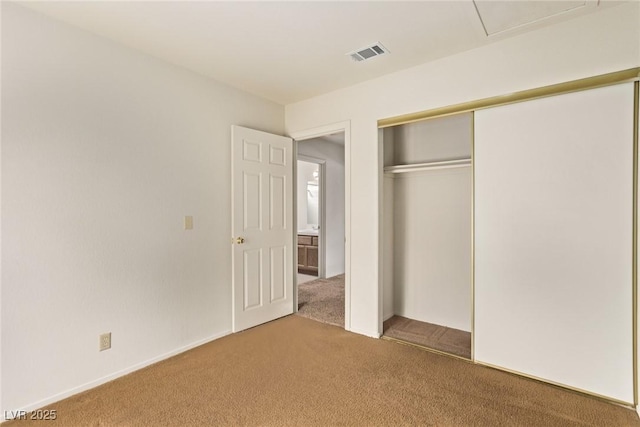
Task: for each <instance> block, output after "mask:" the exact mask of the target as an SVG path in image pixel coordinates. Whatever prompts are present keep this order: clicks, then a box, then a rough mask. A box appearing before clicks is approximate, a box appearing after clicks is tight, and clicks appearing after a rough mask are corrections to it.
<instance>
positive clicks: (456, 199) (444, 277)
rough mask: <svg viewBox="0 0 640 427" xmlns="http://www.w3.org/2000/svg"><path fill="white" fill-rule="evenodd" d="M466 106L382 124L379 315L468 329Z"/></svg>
mask: <svg viewBox="0 0 640 427" xmlns="http://www.w3.org/2000/svg"><path fill="white" fill-rule="evenodd" d="M472 114H473V113H464V114H458V115H454V116H449V117H443V118H436V119H430V120H425V121H421V122H415V123H410V124H405V125H399V126H395V127H390V128H386V129H384V131H383V132H384V133H383V150H384V156H383V158H384V169H385V173H384V195H383V203H384V210H383V220H384V231H383V236H384V244H383V247H384V249H383V251H384V264H383V265H384V267H383V281H384V288H383V317H384V320H387V319H389V318H391V317H392V316H394V315H397V316H402V317H406V318H409V319H413V320H418V321H421V322H427V323H432V324H436V325H440V326H446V327H449V328H454V329H459V330H463V331H466V332H471V326H472V320H471V307H472V288H471V245H472V243H471V236H472V230H471V225H472V168H471V165H470V158H471V152H472V141H473V115H472ZM462 159H463V160H462ZM452 160H462V162H460V163H462V164H458V165H451V164H444V166H442V165H438V163H439V162H447V161H452Z"/></svg>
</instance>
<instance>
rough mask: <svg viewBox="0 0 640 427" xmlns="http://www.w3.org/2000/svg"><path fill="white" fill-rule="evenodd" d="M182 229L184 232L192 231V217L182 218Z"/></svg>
mask: <svg viewBox="0 0 640 427" xmlns="http://www.w3.org/2000/svg"><path fill="white" fill-rule="evenodd" d="M184 229H185V230H193V217H192V216H185V217H184Z"/></svg>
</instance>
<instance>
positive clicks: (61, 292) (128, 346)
mask: <svg viewBox="0 0 640 427" xmlns="http://www.w3.org/2000/svg"><path fill="white" fill-rule="evenodd" d="M231 124H239V125H243V126H247V127H252V128H257V129H261V130H265V131H269V132H272V133H282V131H283V124H284V109H283V107H282V106H279V105H276V104H274V103H272V102H269V101H265V100H262V99H260V98H256V97H254V96H251V95H248V94H246V93H243V92H241V91H238V90H236V89H232V88H230V87H227V86H224V85H221V84H219V83H216V82H214V81H212V80H209V79H207V78H204V77H201V76H198V75H196V74H193V73H191V72H188V71H186V70H184V69H182V68H179V67H175V66H172V65H168V64H166V63H164V62H161V61H159V60H156V59H154V58H152V57H149V56H146V55H144V54H141V53H138V52H136V51H133V50H129V49H127V48H124V47H121V46H119V45H117V44H115V43H112V42H110V41H107V40H105V39H102V38H99V37H96V36H93V35H91V34H89V33H86V32H84V31H81V30H78V29H75V28H72V27H70V26H67V25H65V24H62V23H59V22H56V21H53V20H51V19H49V18H45V17H43V16H41V15H38V14H36V13H34V12H32V11H30V10H27V9H25V8H23V7H21V6H18V5H15V4H12V3H7V2H3V3H2V165H1V166H2V239H3V240H2V260H1V261H2V267H3V268H2V288H1V293H2V302H1V312H2V318H1V322H2V323H1V333H2V353H1V369H2V376H1V377H2V384H1V387H2V402H1V403H0V405H1V410H2V411H10V410H17V409H22V408H33V407H37V406H40V405H42V404H45V403H48V402H51V401H53V400H58V399H60V398H62V397H65V396H66V395H68V394H70V393H72V392H75V391H79V390H81V389H82V388H84V387H87V386H92V385H96V384H98V383H100V382H102V381H104V380H106V379H109V378H111V377H112V376H113V375H115V374H118V373H122V372H126V371H128V370H130V369H132V368H135V367H139V366H141V365H143V364H145V363H147V362H149V361H152V360H156V359H157V358H161V357H163V356H164V355H167V354H171V353H174V352H176V351H179V350H180V349H184V348H187V347H189V346H192V345H194V344H198V343H202V342H205V341H207V340H210V339H212V338H215V337H219V336H221V335H224V334H226V333H228V332H229V331H230V329H231V251H230V246H229V237H230V235H231V229H230V226H231V219H230V198H231V195H230V179H231V175H230V161H229V159H230V126H231ZM185 215H192V216H193V218H194V230H192V231H184V230H183V217H184V216H185ZM107 331H110V332H112V333H113V336H112V340H113V347H112V349H111V350H108V351H104V352H98V335H99V334H100V333H103V332H107Z"/></svg>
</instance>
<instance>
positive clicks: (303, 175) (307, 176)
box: [297, 160, 319, 230]
mask: <svg viewBox="0 0 640 427" xmlns="http://www.w3.org/2000/svg"><path fill="white" fill-rule="evenodd" d="M318 168H319V166H318V164H317V163H309V162H305V161H303V160H298V171H297V181H298V191H297V193H298V206H297V208H298V210H297V212H298V230H308V229H310V228H311V227H312V225H309V224H308V223H307V183H308V182H309V181H313V172H314V171H317V170H318ZM313 225H318V224H313Z"/></svg>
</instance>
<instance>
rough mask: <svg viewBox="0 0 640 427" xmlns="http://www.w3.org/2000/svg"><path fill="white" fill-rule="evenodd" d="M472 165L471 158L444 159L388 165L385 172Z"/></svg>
mask: <svg viewBox="0 0 640 427" xmlns="http://www.w3.org/2000/svg"><path fill="white" fill-rule="evenodd" d="M468 166H471V158H466V159H456V160H443V161H439V162H427V163H415V164H412V165H397V166H386V167H385V168H384V171H385V173H406V172H418V171H425V170H433V169H453V168H463V167H468Z"/></svg>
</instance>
